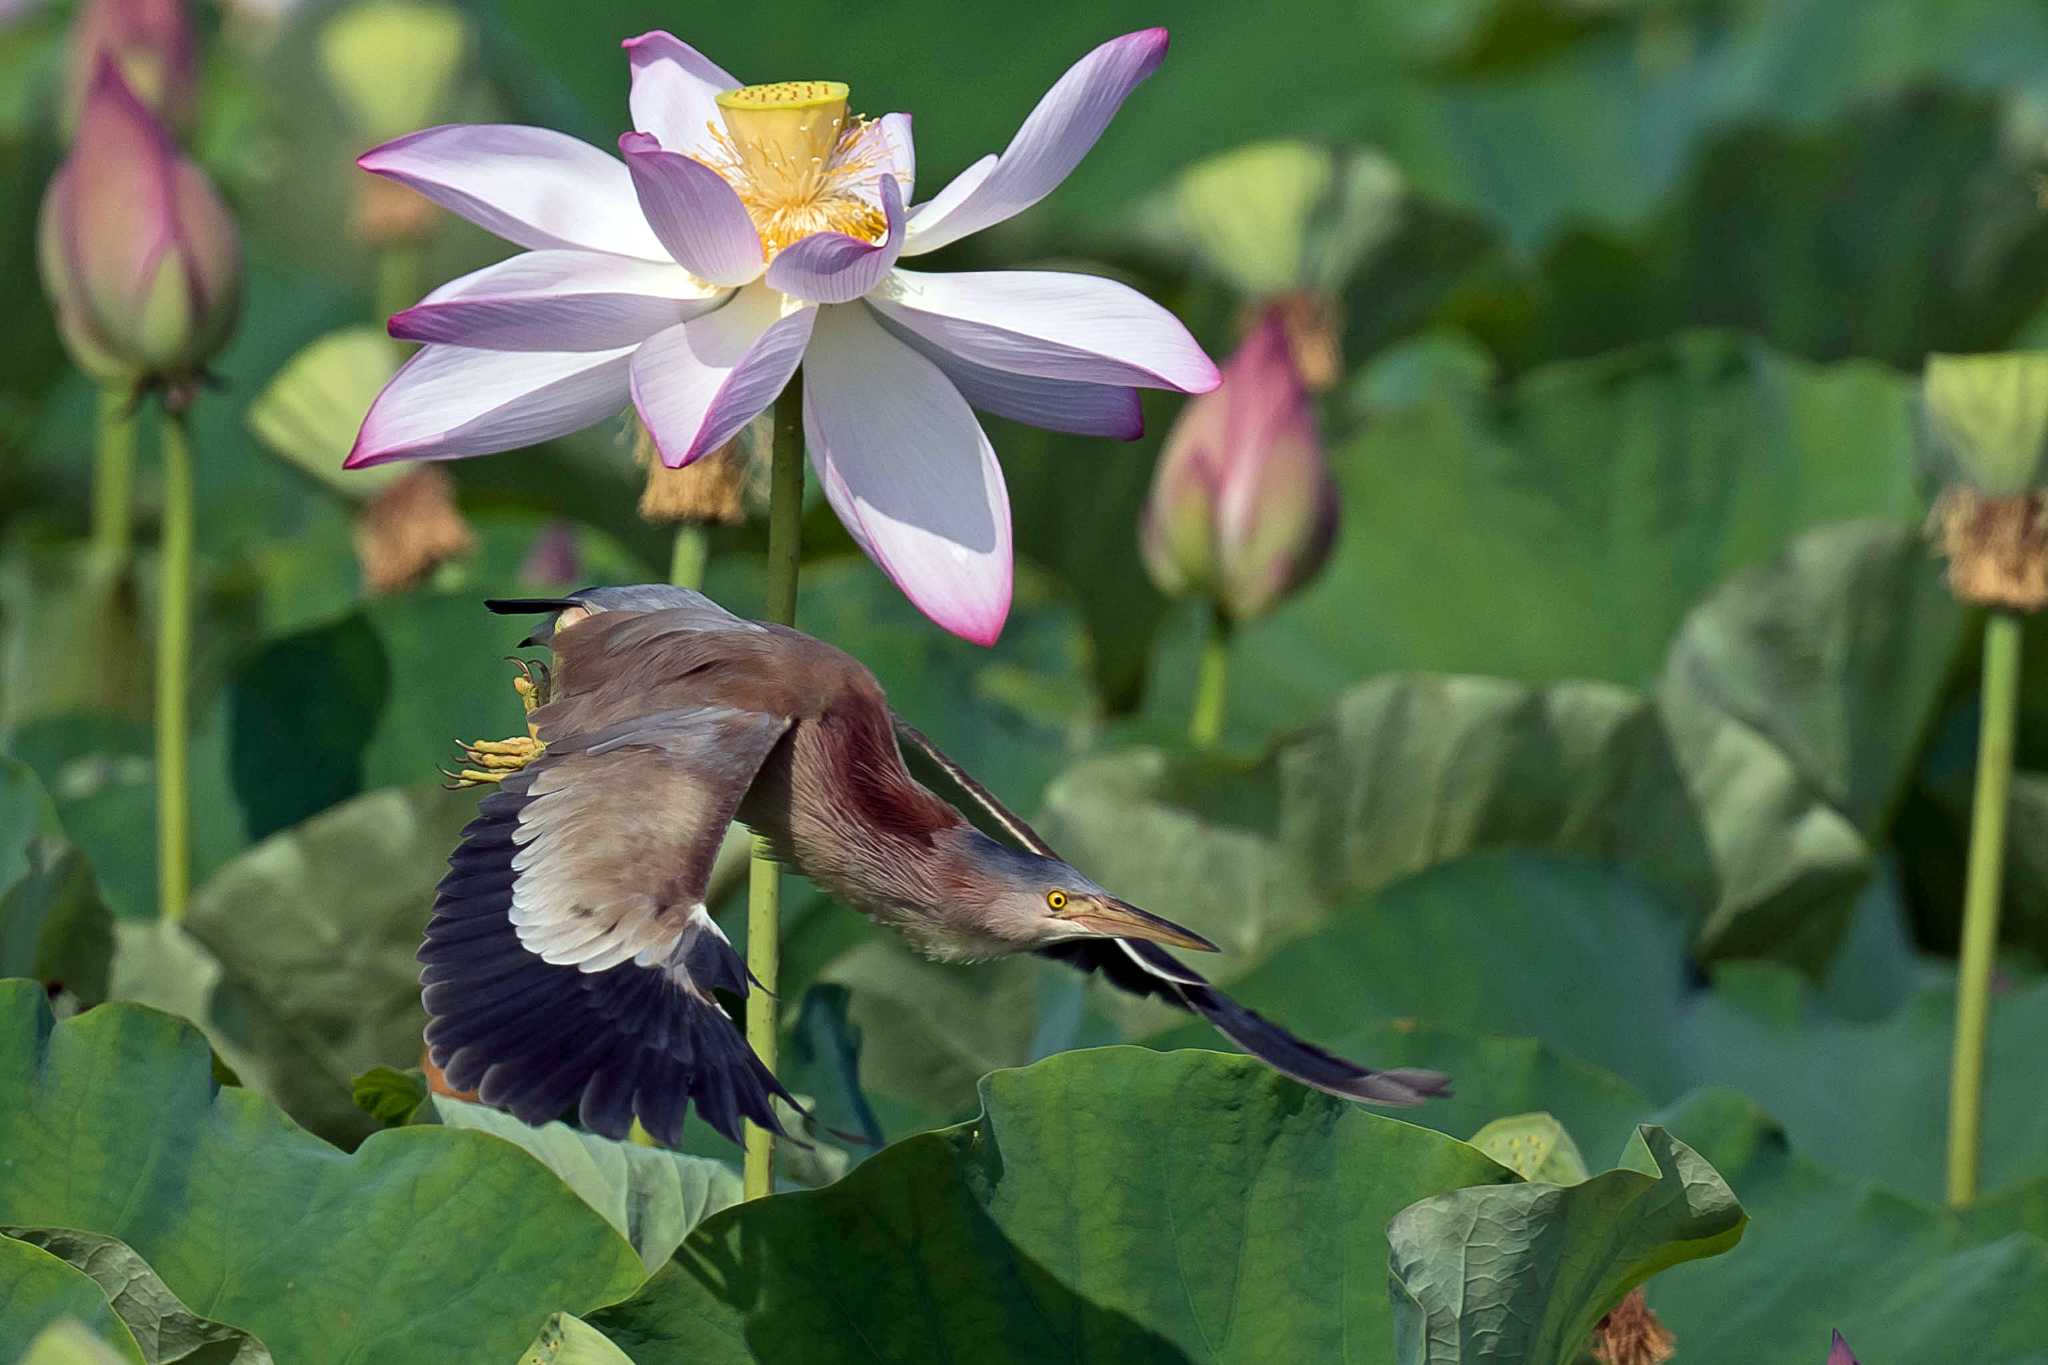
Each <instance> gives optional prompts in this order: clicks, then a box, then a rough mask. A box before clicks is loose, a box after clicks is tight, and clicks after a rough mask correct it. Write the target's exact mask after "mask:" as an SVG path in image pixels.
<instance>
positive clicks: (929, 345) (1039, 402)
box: [876, 314, 1145, 441]
mask: <svg viewBox="0 0 2048 1365" xmlns="http://www.w3.org/2000/svg"><path fill="white" fill-rule="evenodd" d="M876 316H877V317H878V318H880V315H879V314H877V315H876ZM881 322H882V326H883V328H884V329H885V330H886V331H887V332H888V333H889V335H890V336H893V337H895V338H896V339H897V340H898V341H900V342H902V343H903V344H905V345H906V346H908V347H910V349H911V350H913V351H916V352H917V353H918V354H919V355H921V356H923V357H924V358H925V359H926V360H929V361H931V362H932V364H934V365H936V366H938V367H939V371H940V372H941V373H942V374H944V375H945V376H946V378H948V379H950V380H952V381H953V387H954V388H956V389H958V390H960V396H961V397H962V398H965V399H966V400H967V401H968V402H969V403H971V404H973V405H974V406H975V407H976V408H979V409H980V410H981V411H983V412H992V413H994V414H995V415H996V416H998V417H1007V418H1009V419H1010V420H1011V421H1013V422H1025V423H1028V424H1030V425H1031V426H1034V427H1043V428H1045V429H1046V430H1047V431H1068V432H1072V433H1073V434H1074V435H1076V436H1109V437H1113V438H1115V439H1116V440H1119V441H1135V440H1137V439H1138V438H1139V437H1140V436H1143V435H1144V434H1145V414H1144V412H1143V410H1142V409H1141V408H1140V407H1139V405H1138V391H1137V390H1136V389H1131V388H1119V387H1117V386H1115V385H1112V384H1083V383H1080V382H1077V381H1075V380H1071V379H1039V378H1036V377H1035V376H1032V375H1028V374H1015V373H1013V372H1011V371H1009V370H993V369H990V368H989V367H988V366H986V365H977V364H975V363H974V362H973V361H971V360H967V359H964V358H963V357H961V356H957V355H955V354H953V353H952V352H951V351H948V350H945V349H944V348H943V347H941V346H939V345H938V344H937V343H935V342H931V341H927V340H925V338H923V337H921V336H919V335H918V334H917V333H916V332H913V331H911V330H910V329H909V328H908V327H904V326H902V325H901V324H898V323H893V322H890V321H888V320H887V319H881Z"/></svg>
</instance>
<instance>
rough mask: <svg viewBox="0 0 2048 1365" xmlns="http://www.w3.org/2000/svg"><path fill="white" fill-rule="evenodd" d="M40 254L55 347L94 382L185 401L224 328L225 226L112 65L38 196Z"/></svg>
mask: <svg viewBox="0 0 2048 1365" xmlns="http://www.w3.org/2000/svg"><path fill="white" fill-rule="evenodd" d="M39 248H40V250H39V255H40V259H41V265H42V275H43V288H44V290H45V292H46V293H47V294H48V295H49V297H50V302H51V304H52V305H53V306H54V307H55V309H56V312H57V322H58V326H59V328H60V330H61V331H62V333H63V335H64V340H65V343H66V345H67V346H69V348H70V350H71V353H72V357H73V358H74V359H75V360H76V361H77V362H78V364H79V365H80V367H81V368H83V369H85V370H86V371H87V372H88V373H90V374H92V375H93V376H94V377H95V378H98V379H100V380H102V381H104V382H108V383H133V384H137V385H142V384H162V385H165V386H167V387H168V388H170V389H171V390H172V391H174V392H177V391H180V390H189V388H190V387H191V384H192V382H193V381H194V380H195V379H196V378H197V377H198V375H199V374H200V372H201V371H202V370H203V368H204V367H205V365H206V362H207V361H208V360H210V359H211V358H212V357H213V355H214V354H215V353H216V352H217V351H219V350H220V348H221V346H222V345H223V344H224V343H225V342H226V341H227V338H228V334H229V332H230V331H231V330H232V328H233V326H234V321H235V313H236V309H237V306H238V303H239V296H240V289H241V246H240V243H239V240H238V238H237V236H236V233H235V224H234V220H233V219H232V218H230V217H229V216H228V211H227V207H226V205H224V204H222V203H221V201H220V196H219V195H217V194H216V193H215V192H214V189H213V186H212V185H211V184H210V183H209V182H208V181H207V179H206V175H205V173H204V172H202V171H201V170H200V169H199V168H198V167H197V166H195V165H194V164H192V162H190V161H188V160H186V159H185V158H184V157H183V156H182V155H180V153H179V151H178V148H177V145H176V144H175V143H174V142H172V140H171V136H170V133H169V132H168V131H167V130H166V129H165V128H164V126H163V124H162V123H160V122H159V121H158V120H157V118H156V117H155V115H153V114H151V113H150V111H149V110H148V108H146V107H145V106H144V105H143V104H142V102H141V101H140V100H138V99H137V98H136V97H135V95H134V93H133V92H132V91H130V90H129V88H128V85H127V82H126V81H124V80H123V79H122V77H121V73H120V71H119V70H118V69H117V68H116V66H115V65H114V63H113V61H112V60H111V59H102V61H101V62H100V67H99V71H98V73H97V75H96V76H95V77H94V79H93V83H92V86H91V88H90V89H89V90H88V92H87V94H86V101H85V109H84V112H83V114H82V115H81V117H80V119H79V125H78V136H77V137H76V139H75V140H74V141H73V144H72V148H71V155H70V156H69V157H68V158H67V159H66V160H65V162H64V164H63V165H62V166H60V167H58V169H57V174H56V175H55V176H54V177H52V179H51V181H50V186H49V189H48V190H47V191H46V192H45V193H44V196H43V209H42V222H41V225H40V234H39Z"/></svg>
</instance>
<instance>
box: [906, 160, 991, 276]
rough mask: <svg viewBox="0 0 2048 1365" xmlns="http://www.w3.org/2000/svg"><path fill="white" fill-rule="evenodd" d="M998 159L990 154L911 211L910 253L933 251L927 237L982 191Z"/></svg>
mask: <svg viewBox="0 0 2048 1365" xmlns="http://www.w3.org/2000/svg"><path fill="white" fill-rule="evenodd" d="M996 161H997V157H996V154H995V153H994V152H990V153H989V154H988V155H987V156H984V157H983V158H982V159H981V160H979V161H977V162H975V163H973V164H972V165H970V166H969V167H968V168H967V169H966V170H964V171H962V172H960V174H958V175H956V176H954V177H953V178H952V179H951V180H948V181H947V182H946V186H945V188H944V189H942V190H940V191H939V192H938V194H937V195H936V196H935V197H933V198H931V199H928V200H926V201H925V202H924V203H922V204H919V205H918V206H917V207H916V208H914V209H912V210H911V211H910V239H911V240H910V244H906V248H905V249H906V250H907V251H908V252H909V254H910V255H912V256H918V255H922V254H923V253H924V252H927V251H930V250H932V248H931V247H929V246H927V245H925V241H924V234H925V233H926V231H928V230H929V229H930V228H931V226H932V225H933V224H934V223H937V222H940V221H941V220H943V219H945V218H947V217H949V216H950V215H951V214H952V212H953V210H954V209H957V208H959V207H960V205H961V204H963V203H965V202H966V200H967V197H968V196H969V195H971V194H973V193H974V192H975V191H976V190H978V189H980V188H981V182H982V181H984V180H986V179H988V178H989V176H991V175H992V174H994V173H995V169H996Z"/></svg>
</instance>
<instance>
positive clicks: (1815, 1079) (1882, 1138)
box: [1686, 964, 2048, 1340]
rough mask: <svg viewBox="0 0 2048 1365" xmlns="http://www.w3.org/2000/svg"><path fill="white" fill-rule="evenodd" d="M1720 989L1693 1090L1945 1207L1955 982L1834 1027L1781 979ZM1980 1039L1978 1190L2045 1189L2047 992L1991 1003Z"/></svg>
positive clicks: (1695, 1047) (2004, 995)
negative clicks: (1730, 1101) (1754, 1106)
mask: <svg viewBox="0 0 2048 1365" xmlns="http://www.w3.org/2000/svg"><path fill="white" fill-rule="evenodd" d="M1715 984H1716V986H1717V989H1716V990H1714V991H1713V992H1711V993H1710V994H1707V995H1705V996H1702V997H1701V999H1700V1001H1699V1005H1698V1008H1697V1010H1696V1011H1695V1013H1694V1014H1693V1016H1692V1017H1691V1018H1690V1019H1689V1020H1688V1028H1687V1035H1688V1036H1687V1040H1686V1046H1687V1048H1688V1050H1689V1052H1690V1053H1691V1054H1692V1076H1693V1079H1694V1081H1695V1083H1702V1082H1707V1081H1717V1082H1721V1083H1723V1084H1727V1085H1730V1086H1734V1087H1736V1088H1738V1089H1740V1090H1741V1091H1742V1092H1743V1093H1745V1094H1747V1095H1750V1096H1751V1097H1753V1098H1754V1099H1755V1100H1756V1101H1757V1102H1758V1103H1759V1104H1761V1105H1762V1106H1763V1107H1764V1108H1765V1109H1766V1110H1768V1111H1769V1112H1770V1113H1771V1114H1772V1115H1774V1116H1775V1117H1777V1118H1778V1119H1780V1120H1781V1121H1783V1123H1784V1125H1785V1128H1786V1131H1787V1132H1789V1133H1790V1134H1791V1135H1792V1138H1793V1140H1794V1141H1795V1142H1796V1143H1797V1144H1798V1145H1799V1146H1800V1147H1801V1148H1802V1149H1803V1150H1805V1151H1807V1152H1810V1153H1812V1154H1814V1155H1815V1156H1816V1157H1817V1158H1819V1159H1822V1160H1825V1161H1826V1162H1827V1163H1828V1164H1830V1165H1832V1166H1836V1167H1839V1168H1840V1169H1842V1170H1844V1171H1849V1172H1853V1173H1856V1174H1859V1175H1866V1176H1871V1177H1874V1178H1876V1179H1879V1180H1882V1181H1884V1182H1885V1183H1886V1184H1887V1185H1889V1186H1891V1187H1892V1188H1894V1189H1897V1190H1900V1191H1903V1192H1905V1193H1907V1194H1911V1195H1916V1196H1919V1197H1920V1198H1923V1199H1928V1200H1934V1199H1938V1198H1940V1197H1941V1190H1942V1172H1941V1154H1942V1152H1943V1150H1944V1148H1945V1146H1946V1122H1947V1105H1946V1103H1945V1099H1944V1097H1945V1096H1946V1095H1947V1094H1948V1076H1949V1061H1950V1055H1951V1050H1952V1049H1953V1047H1954V1042H1955V987H1954V973H1953V971H1951V970H1946V969H1944V970H1942V971H1941V972H1940V980H1939V984H1937V985H1932V986H1928V987H1925V988H1923V989H1921V990H1919V991H1917V992H1916V993H1915V994H1914V995H1912V996H1911V997H1910V998H1909V999H1908V1000H1907V1001H1906V1002H1905V1003H1904V1004H1903V1005H1901V1006H1900V1007H1899V1008H1898V1009H1897V1010H1895V1011H1894V1012H1892V1013H1891V1014H1889V1015H1887V1016H1885V1017H1884V1018H1881V1019H1877V1020H1874V1021H1867V1022H1866V1021H1861V1020H1845V1019H1839V1018H1836V1017H1834V1016H1832V1015H1830V1014H1829V1013H1827V1012H1826V1011H1825V1010H1824V1009H1822V1008H1821V1007H1819V1006H1818V1005H1817V1004H1816V1002H1815V1001H1814V1000H1813V999H1812V997H1811V995H1810V993H1809V992H1808V991H1807V989H1806V988H1805V986H1804V983H1803V982H1802V981H1801V980H1800V978H1799V977H1798V976H1797V975H1796V974H1794V973H1793V972H1791V971H1789V970H1788V969H1786V968H1783V967H1778V966H1774V965H1771V964H1757V965H1756V966H1754V967H1749V966H1741V967H1740V969H1739V970H1738V968H1737V967H1736V966H1732V965H1731V966H1730V967H1728V968H1724V969H1723V970H1722V971H1720V972H1718V973H1717V974H1716V983H1715ZM1989 1028H1990V1033H1989V1038H1990V1041H1989V1045H1988V1049H1987V1052H1988V1056H1987V1063H1986V1071H1985V1078H1984V1103H1985V1109H1986V1118H1985V1126H1984V1135H1983V1144H1984V1145H1983V1187H1984V1189H1985V1190H1986V1191H1987V1193H1997V1192H1999V1191H2001V1190H2006V1189H2010V1188H2012V1187H2014V1186H2015V1185H2018V1184H2020V1183H2022V1182H2028V1181H2033V1180H2036V1179H2039V1178H2041V1177H2043V1176H2048V1093H2044V1091H2043V1089H2042V1087H2041V1084H2040V1066H2039V1064H2038V1059H2037V1057H2036V1055H2035V1048H2034V1043H2035V1040H2038V1039H2040V1038H2042V1037H2048V982H2044V981H2040V980H2035V981H2032V982H2028V983H2026V984H2013V985H2011V986H2010V987H2009V988H2008V989H2004V990H2001V991H1999V992H1997V993H1996V994H1994V996H1993V998H1992V1002H1991V1019H1990V1025H1989ZM2042 1232H2043V1234H2044V1235H2048V1227H2044V1228H2043V1229H2042ZM1876 1339H1878V1338H1873V1340H1876Z"/></svg>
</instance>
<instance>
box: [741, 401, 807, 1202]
mask: <svg viewBox="0 0 2048 1365" xmlns="http://www.w3.org/2000/svg"><path fill="white" fill-rule="evenodd" d="M772 460H773V463H772V464H771V466H770V472H769V484H768V619H769V620H771V621H780V622H781V623H782V624H783V625H786V626H792V625H795V624H796V571H797V560H798V555H799V550H800V538H801V535H802V531H803V516H804V400H803V390H802V389H801V388H800V387H798V384H797V382H795V381H792V382H791V383H790V384H789V386H788V387H786V388H785V389H783V391H782V396H781V397H780V398H778V399H776V400H775V444H774V454H773V456H772ZM781 921H782V867H781V865H780V864H779V863H777V862H776V861H775V859H774V858H773V857H772V856H770V854H769V850H768V846H767V845H766V844H764V843H762V842H761V841H760V840H758V839H757V840H756V841H755V842H754V865H753V867H752V869H751V871H750V875H749V877H748V882H747V970H748V971H749V972H751V973H753V976H754V988H753V989H752V990H750V991H749V992H747V1043H748V1045H749V1046H751V1047H752V1048H753V1049H754V1055H755V1056H756V1057H759V1058H760V1059H761V1065H763V1066H765V1067H767V1068H768V1069H769V1070H770V1071H773V1070H775V1061H776V1057H775V1052H776V1048H775V1043H776V1036H775V991H776V985H775V978H776V975H777V973H779V972H780V971H781V969H782V923H781ZM742 1188H743V1191H744V1193H745V1194H746V1197H747V1198H749V1199H758V1198H760V1197H761V1196H763V1195H765V1194H769V1193H771V1192H772V1191H773V1190H774V1188H775V1147H774V1135H773V1134H771V1133H769V1132H768V1131H767V1130H766V1129H762V1128H757V1127H755V1126H754V1125H753V1124H751V1123H750V1124H748V1125H747V1159H746V1166H745V1170H744V1173H743V1178H742Z"/></svg>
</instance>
